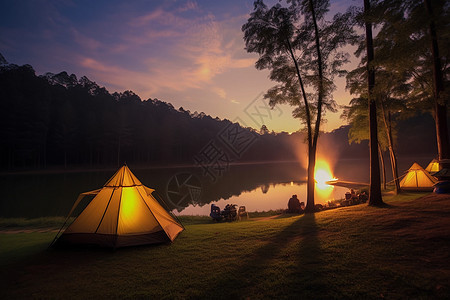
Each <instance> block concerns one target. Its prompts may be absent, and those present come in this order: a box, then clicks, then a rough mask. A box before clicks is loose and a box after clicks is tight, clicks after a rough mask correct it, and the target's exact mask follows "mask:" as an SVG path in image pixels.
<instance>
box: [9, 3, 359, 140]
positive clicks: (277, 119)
mask: <svg viewBox="0 0 450 300" xmlns="http://www.w3.org/2000/svg"><path fill="white" fill-rule="evenodd" d="M272 2H274V1H272ZM349 2H350V1H342V0H341V1H331V3H332V6H331V9H332V11H333V12H335V11H343V10H345V8H346V7H347V6H348V5H349V4H357V3H354V2H351V3H349ZM252 9H253V0H229V1H213V0H209V1H206V0H205V1H192V0H182V1H175V0H172V1H142V0H133V1H118V0H108V1H104V0H96V1H87V0H83V1H79V0H73V1H69V0H55V1H51V0H19V1H17V0H3V1H2V5H1V10H0V53H2V54H3V56H4V57H5V58H6V59H7V60H8V61H9V62H11V63H16V64H19V65H22V64H31V65H32V66H33V67H34V68H35V70H36V72H37V74H39V75H40V74H43V73H45V72H52V73H59V72H61V71H67V72H68V73H69V74H70V73H74V74H76V75H77V76H78V77H81V76H83V75H86V76H87V77H88V78H89V79H91V80H92V81H95V82H97V83H98V84H99V85H101V86H105V87H106V88H107V89H108V90H109V91H110V92H114V91H118V92H121V91H124V90H132V91H134V92H135V93H137V94H138V95H139V96H140V97H141V98H142V99H148V98H158V99H160V100H163V101H166V102H170V103H172V104H173V105H174V106H175V107H176V108H179V107H180V106H182V107H183V108H185V109H188V110H190V111H192V112H194V111H199V112H200V111H204V112H205V113H207V114H210V115H212V116H218V117H220V118H227V119H230V120H235V119H236V118H238V119H239V120H240V121H241V123H245V125H247V126H252V127H255V128H258V129H259V127H260V125H261V123H265V124H266V125H267V127H268V128H269V130H275V131H288V132H293V131H296V130H298V129H299V127H300V123H299V121H298V120H295V119H293V118H292V116H291V111H292V108H291V107H289V106H280V107H278V108H277V109H276V110H274V111H272V112H270V113H269V112H268V111H267V110H266V109H265V107H264V103H263V100H261V99H260V98H258V96H259V95H260V94H261V93H262V92H265V91H266V90H267V89H268V88H269V87H271V86H272V85H274V83H273V82H271V81H270V80H269V79H268V78H267V76H268V72H267V71H258V70H256V69H255V67H254V63H255V61H256V59H257V56H256V55H252V54H248V53H247V52H246V51H245V50H244V41H243V38H242V37H243V34H242V32H241V26H242V24H244V23H245V22H246V20H247V18H248V14H249V13H250V12H251V11H252ZM349 68H350V66H349ZM337 84H338V90H337V91H336V92H335V94H334V95H335V98H336V100H337V102H338V103H339V104H343V105H345V104H348V102H349V100H350V99H351V97H350V95H349V94H348V93H347V92H346V91H345V80H344V79H338V80H337ZM255 99H256V100H255ZM254 100H255V101H254ZM253 101H254V102H253ZM256 109H259V113H260V114H262V115H264V116H259V117H256V115H255V114H256V113H257V112H258V111H257V110H256ZM339 116H340V112H338V113H335V114H331V113H329V114H327V116H326V118H327V119H328V122H327V123H326V124H325V125H324V127H323V129H324V130H326V131H330V130H332V129H335V128H337V127H339V126H340V125H342V120H340V119H339Z"/></svg>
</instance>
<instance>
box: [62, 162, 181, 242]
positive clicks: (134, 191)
mask: <svg viewBox="0 0 450 300" xmlns="http://www.w3.org/2000/svg"><path fill="white" fill-rule="evenodd" d="M153 191H154V190H152V189H150V188H148V187H146V186H144V185H143V184H142V183H141V182H140V181H139V180H138V179H137V178H136V176H134V174H133V173H131V171H130V169H129V168H128V167H127V166H126V165H124V166H123V167H122V168H120V169H119V170H118V171H117V172H116V174H114V176H113V177H112V178H111V179H110V180H109V181H108V182H107V183H106V184H105V185H104V186H103V188H102V189H99V190H95V191H91V192H87V193H82V194H81V195H80V196H79V197H78V199H77V201H76V202H75V204H74V206H73V208H72V210H71V211H70V213H69V216H70V215H71V214H72V212H73V210H74V209H75V207H76V206H77V205H78V204H79V203H80V201H81V199H82V198H83V197H85V196H87V195H96V196H95V197H94V198H93V199H92V201H91V202H90V203H89V204H88V206H87V207H86V208H85V209H84V210H83V211H82V212H81V214H80V215H79V216H78V217H77V218H76V219H75V221H74V222H73V223H72V224H71V225H70V226H69V227H67V229H66V230H65V231H64V233H63V234H62V235H61V236H60V237H59V239H58V243H68V244H95V245H100V246H106V247H114V248H116V247H124V246H133V245H142V244H153V243H161V242H168V241H173V240H174V239H175V238H176V237H177V235H178V234H179V233H180V232H181V231H183V229H184V228H183V226H182V225H181V224H179V223H178V222H177V221H176V220H175V219H174V218H173V217H172V216H171V215H170V214H169V213H168V212H167V211H166V210H165V209H164V208H163V207H162V206H161V205H160V204H159V202H158V201H156V199H155V198H154V197H153V196H152V192H153Z"/></svg>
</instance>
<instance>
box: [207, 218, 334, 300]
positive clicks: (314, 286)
mask: <svg viewBox="0 0 450 300" xmlns="http://www.w3.org/2000/svg"><path fill="white" fill-rule="evenodd" d="M325 263H326V262H325V261H324V260H323V257H322V251H321V247H320V241H319V228H318V226H317V224H316V220H315V216H314V214H305V215H303V216H301V217H300V218H299V219H298V220H296V221H294V222H293V223H292V224H290V225H289V226H287V227H285V228H284V229H283V230H282V231H280V232H279V233H278V234H277V235H275V236H274V237H273V238H271V239H269V240H267V242H266V243H265V244H264V245H263V246H262V247H260V248H258V249H257V250H256V251H254V252H253V253H252V254H251V255H249V256H247V257H245V258H244V259H243V260H242V263H241V264H240V265H239V266H238V267H237V268H231V269H227V270H226V271H225V272H220V271H219V273H218V274H217V276H216V279H215V281H214V282H211V283H210V284H208V288H207V289H206V290H205V291H204V294H203V295H204V296H205V297H209V298H218V299H223V298H241V299H242V298H280V297H281V298H298V297H301V298H304V297H308V298H318V297H319V298H320V297H326V296H327V295H329V294H328V290H327V285H326V282H325V281H324V280H325V278H326V270H325Z"/></svg>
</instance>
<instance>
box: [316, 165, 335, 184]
mask: <svg viewBox="0 0 450 300" xmlns="http://www.w3.org/2000/svg"><path fill="white" fill-rule="evenodd" d="M314 179H315V181H316V183H317V186H318V187H319V188H321V187H325V186H328V184H327V181H330V180H337V179H336V178H334V176H333V173H331V169H330V165H329V164H328V163H327V162H326V161H324V160H318V161H317V162H316V168H315V172H314Z"/></svg>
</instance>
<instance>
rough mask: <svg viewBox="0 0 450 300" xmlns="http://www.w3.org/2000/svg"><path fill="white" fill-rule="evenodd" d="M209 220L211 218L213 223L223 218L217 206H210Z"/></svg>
mask: <svg viewBox="0 0 450 300" xmlns="http://www.w3.org/2000/svg"><path fill="white" fill-rule="evenodd" d="M209 216H210V217H211V218H213V220H214V221H217V222H219V221H221V220H222V218H223V216H222V214H221V213H220V207H218V206H217V205H214V204H211V213H210V214H209Z"/></svg>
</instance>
